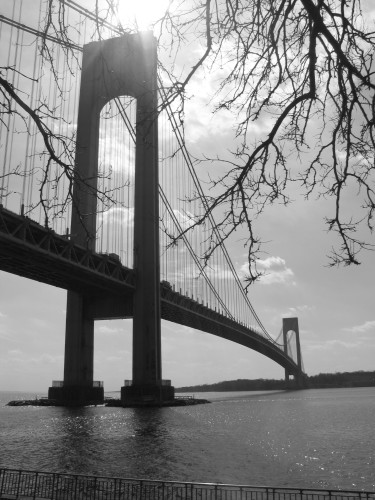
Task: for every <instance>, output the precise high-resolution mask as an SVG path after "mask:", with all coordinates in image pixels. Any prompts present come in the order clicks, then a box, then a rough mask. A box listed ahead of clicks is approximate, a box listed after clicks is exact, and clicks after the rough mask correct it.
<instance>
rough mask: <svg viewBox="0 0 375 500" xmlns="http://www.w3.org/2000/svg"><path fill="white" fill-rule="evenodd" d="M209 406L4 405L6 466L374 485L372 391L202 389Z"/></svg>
mask: <svg viewBox="0 0 375 500" xmlns="http://www.w3.org/2000/svg"><path fill="white" fill-rule="evenodd" d="M199 396H201V397H206V398H207V399H210V400H211V401H213V402H212V403H211V404H208V405H199V406H190V407H179V408H161V409H124V408H105V407H101V406H100V407H96V408H95V407H88V408H79V409H74V408H70V409H68V408H58V407H56V408H53V407H7V406H4V405H5V403H6V402H8V401H9V400H11V399H19V398H24V397H29V398H30V397H31V398H33V397H35V394H32V395H30V394H20V393H18V394H14V393H13V394H12V393H0V467H1V466H3V467H15V468H23V469H31V470H46V471H60V472H75V473H82V474H86V473H89V474H99V475H112V476H121V477H133V478H142V477H144V478H148V479H165V480H181V481H182V480H185V481H198V482H222V483H236V484H251V485H271V486H289V487H295V486H299V487H315V488H317V487H320V488H326V487H331V488H342V489H364V490H369V491H374V490H375V433H374V415H375V388H359V389H326V390H306V391H297V392H268V393H266V392H246V393H243V392H240V393H206V394H202V395H199Z"/></svg>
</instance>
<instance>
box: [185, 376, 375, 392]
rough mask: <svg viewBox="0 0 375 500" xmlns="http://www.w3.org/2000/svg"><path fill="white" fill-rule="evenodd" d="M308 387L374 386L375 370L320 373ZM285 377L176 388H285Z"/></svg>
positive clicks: (311, 377)
mask: <svg viewBox="0 0 375 500" xmlns="http://www.w3.org/2000/svg"><path fill="white" fill-rule="evenodd" d="M306 380H307V388H309V389H324V388H337V387H372V386H375V371H356V372H340V373H319V374H318V375H311V376H308V377H307V379H306ZM284 389H286V382H285V380H284V379H263V378H259V379H255V380H249V379H237V380H226V381H223V382H217V383H214V384H202V385H194V386H187V387H180V388H178V389H176V390H177V391H178V392H191V391H194V392H226V391H228V392H229V391H260V390H284Z"/></svg>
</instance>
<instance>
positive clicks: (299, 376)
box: [283, 318, 304, 389]
mask: <svg viewBox="0 0 375 500" xmlns="http://www.w3.org/2000/svg"><path fill="white" fill-rule="evenodd" d="M290 331H293V332H294V334H295V338H296V351H297V365H298V373H295V374H294V380H293V381H292V380H290V375H291V374H290V373H289V372H288V370H285V385H286V388H287V389H302V388H303V386H304V375H303V371H302V356H301V343H300V338H299V326H298V318H283V340H284V351H285V352H286V353H288V332H290Z"/></svg>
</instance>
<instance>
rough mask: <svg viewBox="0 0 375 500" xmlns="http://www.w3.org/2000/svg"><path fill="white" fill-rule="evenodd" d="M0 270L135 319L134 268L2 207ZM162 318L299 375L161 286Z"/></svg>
mask: <svg viewBox="0 0 375 500" xmlns="http://www.w3.org/2000/svg"><path fill="white" fill-rule="evenodd" d="M0 270H1V271H5V272H9V273H12V274H16V275H19V276H22V277H25V278H29V279H32V280H36V281H39V282H42V283H45V284H48V285H53V286H56V287H59V288H63V289H66V290H73V291H76V292H78V293H80V294H82V295H84V296H85V297H86V298H87V299H88V300H87V302H88V303H89V304H90V315H91V316H92V318H94V319H115V318H130V317H132V315H133V293H134V290H135V286H136V276H135V272H134V271H133V270H132V269H128V268H126V267H124V266H122V265H121V263H120V262H119V261H118V260H116V259H113V258H111V257H110V256H109V255H105V254H97V253H95V252H91V251H88V250H86V249H85V248H83V247H81V246H79V245H76V244H74V243H73V242H72V241H71V240H70V239H68V238H66V237H63V236H61V235H58V234H56V233H55V232H54V231H52V230H51V229H48V228H44V227H43V226H40V225H39V224H37V223H35V222H33V221H32V220H30V219H28V218H27V217H24V216H20V215H16V214H14V213H12V212H9V211H8V210H6V209H4V208H2V207H0ZM161 317H162V318H163V319H165V320H168V321H171V322H174V323H178V324H180V325H184V326H187V327H190V328H194V329H196V330H201V331H204V332H207V333H211V334H213V335H217V336H219V337H222V338H224V339H227V340H230V341H232V342H236V343H238V344H241V345H243V346H245V347H248V348H250V349H253V350H255V351H257V352H259V353H261V354H263V355H265V356H267V357H268V358H271V359H273V360H274V361H275V362H276V363H278V364H280V365H281V366H283V367H284V368H285V369H287V370H288V372H289V373H291V374H298V372H299V370H298V366H297V364H296V363H294V361H293V360H292V359H291V358H289V357H288V356H287V355H286V354H285V353H284V352H283V351H282V350H281V349H280V348H278V347H277V346H276V345H274V344H273V343H272V342H270V341H269V340H268V339H267V338H265V337H263V336H261V335H260V334H258V333H257V332H256V331H254V330H252V329H249V328H247V327H245V326H242V325H240V324H239V323H237V322H235V321H233V320H231V319H229V318H227V317H226V316H224V315H222V314H220V313H218V312H216V311H213V310H211V309H209V308H208V307H206V306H204V305H202V304H199V303H198V302H196V301H195V300H193V299H190V298H188V297H185V296H183V295H181V294H179V293H178V292H175V291H173V290H172V289H169V288H168V287H165V286H163V285H161Z"/></svg>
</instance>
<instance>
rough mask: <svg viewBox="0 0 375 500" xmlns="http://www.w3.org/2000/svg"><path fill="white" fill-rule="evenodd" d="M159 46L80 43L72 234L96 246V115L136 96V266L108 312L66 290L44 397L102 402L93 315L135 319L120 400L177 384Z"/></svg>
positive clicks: (135, 39) (141, 40)
mask: <svg viewBox="0 0 375 500" xmlns="http://www.w3.org/2000/svg"><path fill="white" fill-rule="evenodd" d="M156 65H157V51H156V39H155V38H154V37H153V35H152V33H149V32H148V33H139V34H132V35H129V34H126V35H123V36H121V37H117V38H112V39H109V40H106V41H99V42H92V43H89V44H87V45H85V46H84V48H83V59H82V74H81V88H80V101H79V110H78V125H77V149H76V165H75V173H74V175H75V178H74V189H73V197H72V199H73V206H72V221H71V238H72V240H73V241H74V243H78V244H79V245H82V246H85V247H86V248H88V249H90V250H92V251H95V239H96V211H97V209H96V207H97V185H98V181H97V177H98V149H99V124H100V112H101V110H102V108H103V107H104V105H105V104H106V103H107V102H109V101H110V100H112V99H114V98H116V97H119V96H123V95H128V96H131V97H134V98H136V100H137V117H136V160H135V194H134V268H135V271H136V291H135V294H134V299H131V298H127V297H123V300H124V302H125V301H128V302H129V301H130V302H131V301H133V302H132V303H131V304H129V303H128V304H127V306H125V307H123V308H120V309H124V310H126V311H127V313H126V315H125V313H123V312H120V313H119V311H118V309H119V308H118V307H117V310H116V311H114V310H113V303H117V304H118V302H119V300H118V299H119V298H118V297H116V298H115V297H114V300H113V301H111V300H108V297H106V298H104V297H103V298H100V297H97V296H96V297H94V296H92V294H90V290H84V291H83V292H82V293H77V292H72V291H69V292H68V296H67V313H66V333H65V361H64V381H63V384H62V387H51V388H50V389H49V393H48V396H49V398H50V399H58V400H60V401H63V402H65V403H67V404H74V403H76V404H84V403H86V402H100V401H102V400H103V397H104V388H103V387H94V386H93V359H94V319H95V318H96V317H97V316H96V315H97V312H96V311H97V310H98V309H100V319H111V318H119V317H129V316H133V381H132V385H131V386H129V387H123V388H122V390H121V392H122V399H123V400H125V401H126V400H129V401H130V402H138V401H142V400H144V399H147V400H148V401H151V402H155V403H158V402H161V401H163V400H169V399H173V397H174V389H173V387H171V386H163V384H162V378H161V320H160V260H159V202H158V186H159V182H158V123H157V94H158V86H157V66H156Z"/></svg>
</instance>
